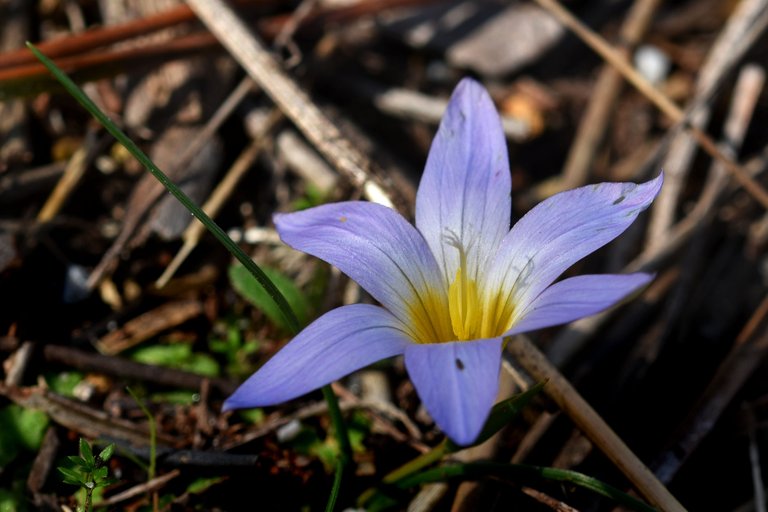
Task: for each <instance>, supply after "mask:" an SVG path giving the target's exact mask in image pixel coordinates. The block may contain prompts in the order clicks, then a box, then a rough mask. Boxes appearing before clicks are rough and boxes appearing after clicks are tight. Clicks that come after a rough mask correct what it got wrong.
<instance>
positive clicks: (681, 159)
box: [647, 0, 768, 246]
mask: <svg viewBox="0 0 768 512" xmlns="http://www.w3.org/2000/svg"><path fill="white" fill-rule="evenodd" d="M767 7H768V0H743V1H741V2H739V3H738V5H737V6H736V7H735V9H734V10H733V12H732V14H731V15H730V16H729V18H728V20H727V22H726V23H725V26H724V27H723V29H722V30H721V31H720V33H719V34H718V36H717V39H716V40H715V42H714V43H713V44H712V46H711V48H710V50H709V51H708V53H707V58H706V60H705V61H704V63H703V64H702V66H701V70H700V71H699V72H698V76H697V80H696V86H695V90H694V92H693V99H692V100H691V102H690V104H691V105H695V107H693V108H689V110H688V112H689V116H688V118H687V122H688V124H689V125H690V126H694V127H696V128H698V129H703V128H705V127H706V125H707V122H708V121H709V119H710V110H711V108H710V103H711V98H712V93H713V91H714V90H715V89H716V88H717V86H718V84H719V83H720V82H721V81H722V77H723V76H725V75H727V74H728V72H729V70H730V69H731V68H732V67H733V65H734V63H737V62H739V61H740V60H741V59H742V58H743V57H744V54H745V53H746V52H747V50H748V49H749V48H750V46H749V45H745V44H744V43H743V41H744V39H749V38H750V32H753V33H758V34H759V33H762V32H763V31H764V29H765V27H766V24H768V18H767V17H765V16H762V17H761V16H760V13H761V11H765V10H766V8H767ZM756 18H757V22H756ZM760 20H762V21H760ZM733 97H734V98H737V97H738V91H735V90H734V93H733ZM732 101H733V100H732ZM696 146H697V144H696V141H695V140H694V139H693V138H692V137H691V136H690V135H689V133H688V132H687V131H684V130H682V131H677V132H675V134H674V135H673V137H672V140H671V142H670V145H669V149H668V150H667V155H666V157H665V158H664V161H663V162H662V165H661V167H662V169H664V170H665V172H666V176H665V177H664V187H663V189H662V190H661V192H660V193H659V196H658V197H657V198H656V200H655V201H654V202H653V206H652V207H651V214H650V222H649V224H648V234H647V245H649V246H652V245H657V244H661V243H663V242H664V238H665V235H666V232H667V231H668V230H669V228H670V227H671V226H672V224H673V223H674V221H675V218H676V214H677V211H678V210H679V208H678V205H679V201H680V196H681V195H682V192H683V190H684V188H685V186H686V181H687V178H688V174H689V169H690V167H691V163H692V162H693V159H694V156H695V155H696V149H697V147H696ZM721 149H723V150H724V154H726V155H727V156H729V157H730V158H732V159H735V157H736V154H735V153H733V152H728V149H727V148H722V146H721ZM716 162H717V161H716ZM717 163H718V164H719V163H720V162H717ZM721 165H722V164H721Z"/></svg>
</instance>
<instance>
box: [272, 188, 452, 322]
mask: <svg viewBox="0 0 768 512" xmlns="http://www.w3.org/2000/svg"><path fill="white" fill-rule="evenodd" d="M274 220H275V225H276V226H277V231H278V233H279V234H280V237H281V238H282V239H283V241H284V242H285V243H287V244H288V245H290V246H291V247H293V248H294V249H298V250H300V251H304V252H306V253H309V254H311V255H313V256H317V257H318V258H320V259H322V260H325V261H327V262H328V263H330V264H332V265H335V266H336V267H338V268H339V269H340V270H341V271H342V272H344V273H345V274H347V275H348V276H349V277H351V278H352V279H354V280H355V281H356V282H357V283H359V284H360V286H362V287H363V288H364V289H365V290H366V291H368V293H370V294H371V295H372V296H373V297H374V298H375V299H376V300H378V301H379V302H380V303H381V304H382V305H383V306H384V307H386V308H387V309H388V310H389V311H390V312H391V313H392V314H394V315H395V316H396V317H397V318H399V319H400V320H401V321H403V322H404V323H405V324H406V325H407V324H409V323H410V321H411V316H410V315H411V313H412V311H411V308H412V307H413V304H414V303H416V302H417V301H418V298H419V297H425V296H428V295H430V294H429V293H428V292H430V291H432V292H434V293H433V294H432V296H433V297H434V298H435V300H438V301H443V302H445V300H446V299H445V296H446V292H445V285H444V283H443V281H442V279H441V278H440V271H439V269H438V266H437V263H436V262H435V258H434V256H432V252H431V251H430V250H429V247H428V246H427V243H426V242H425V241H424V238H423V237H422V236H421V234H420V233H419V232H418V231H417V230H416V229H415V228H414V227H413V226H412V225H411V224H409V223H408V222H407V221H406V220H405V219H404V218H403V217H402V216H401V215H400V214H399V213H397V212H395V211H394V210H392V209H390V208H387V207H385V206H381V205H378V204H374V203H366V202H363V201H349V202H342V203H334V204H327V205H323V206H318V207H316V208H311V209H309V210H304V211H300V212H296V213H288V214H277V215H275V219H274ZM439 306H440V309H442V310H447V306H446V305H444V304H442V302H440V303H439Z"/></svg>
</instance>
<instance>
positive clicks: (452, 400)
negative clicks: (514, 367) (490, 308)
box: [405, 338, 501, 445]
mask: <svg viewBox="0 0 768 512" xmlns="http://www.w3.org/2000/svg"><path fill="white" fill-rule="evenodd" d="M405 367H406V368H407V370H408V375H410V377H411V381H413V385H414V386H415V387H416V391H417V392H418V393H419V397H420V398H421V401H422V402H423V403H424V406H425V407H426V408H427V411H429V414H431V415H432V418H433V419H434V420H435V423H437V425H438V426H439V427H440V428H441V429H442V430H443V431H444V432H445V433H446V434H447V435H448V437H450V438H451V439H452V440H453V441H454V442H455V443H457V444H459V445H467V444H470V443H471V442H472V441H474V440H475V439H477V436H478V435H479V434H480V431H481V430H482V428H483V425H484V424H485V420H486V419H487V418H488V414H489V413H490V411H491V407H492V406H493V402H494V400H495V399H496V394H497V392H498V389H499V369H500V368H501V338H491V339H484V340H474V341H456V342H450V343H432V344H413V345H408V347H406V349H405Z"/></svg>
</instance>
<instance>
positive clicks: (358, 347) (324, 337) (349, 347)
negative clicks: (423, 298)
mask: <svg viewBox="0 0 768 512" xmlns="http://www.w3.org/2000/svg"><path fill="white" fill-rule="evenodd" d="M409 344H410V340H409V339H408V338H407V337H406V336H405V335H404V334H403V331H402V326H401V324H400V322H399V321H398V320H397V319H396V318H395V317H393V316H392V315H391V314H390V313H389V312H387V311H386V310H385V309H383V308H381V307H378V306H371V305H369V304H354V305H351V306H343V307H340V308H337V309H334V310H332V311H329V312H328V313H326V314H325V315H323V316H321V317H320V318H318V319H317V320H315V321H314V322H312V323H311V324H310V325H309V326H308V327H307V328H305V329H304V330H303V331H301V332H300V333H299V334H298V335H297V336H296V337H295V338H294V339H292V340H291V341H290V342H288V344H287V345H286V346H285V347H283V348H282V350H280V351H279V352H278V353H277V354H275V355H274V356H273V357H272V359H270V360H269V361H267V363H266V364H265V365H264V366H262V367H261V368H260V369H259V370H258V371H257V372H256V373H254V374H253V375H251V377H249V378H248V380H246V381H245V382H244V383H243V384H242V385H241V386H240V387H239V388H237V390H236V391H235V392H234V393H233V394H232V396H230V397H229V398H227V400H226V401H225V402H224V410H225V411H226V410H230V409H240V408H244V407H262V406H266V405H275V404H279V403H281V402H285V401H287V400H291V399H293V398H296V397H298V396H301V395H303V394H305V393H308V392H310V391H312V390H314V389H317V388H319V387H321V386H324V385H326V384H329V383H331V382H333V381H334V380H337V379H340V378H341V377H343V376H345V375H347V374H349V373H351V372H353V371H355V370H359V369H360V368H363V367H365V366H368V365H369V364H371V363H374V362H376V361H378V360H380V359H384V358H387V357H392V356H396V355H398V354H402V353H403V351H404V350H405V347H406V346H408V345H409Z"/></svg>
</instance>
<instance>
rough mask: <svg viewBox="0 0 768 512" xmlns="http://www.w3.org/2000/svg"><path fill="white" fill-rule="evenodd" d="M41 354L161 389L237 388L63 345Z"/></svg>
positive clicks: (227, 391) (223, 381)
mask: <svg viewBox="0 0 768 512" xmlns="http://www.w3.org/2000/svg"><path fill="white" fill-rule="evenodd" d="M42 353H43V357H44V358H45V360H46V361H48V362H51V363H56V364H60V365H65V366H68V367H70V368H75V369H78V370H82V371H88V372H98V373H103V374H105V375H111V376H114V377H119V378H123V379H131V380H138V381H141V382H148V383H152V384H157V385H160V386H169V387H174V388H182V389H189V390H194V391H197V390H199V389H200V387H201V386H202V385H203V381H204V380H208V381H209V382H210V384H211V386H213V387H214V388H216V389H217V390H218V391H219V392H220V393H221V394H224V395H230V394H232V393H233V392H234V391H235V389H236V388H237V384H236V383H234V382H231V381H228V380H226V379H222V378H211V377H205V376H203V375H199V374H197V373H192V372H187V371H184V370H177V369H175V368H162V369H161V370H158V367H157V366H156V365H152V364H144V363H138V362H136V361H131V360H130V359H125V358H123V357H117V356H105V355H101V354H94V353H92V352H86V351H84V350H80V349H77V348H73V347H66V346H62V345H45V346H44V347H43V348H42Z"/></svg>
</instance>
